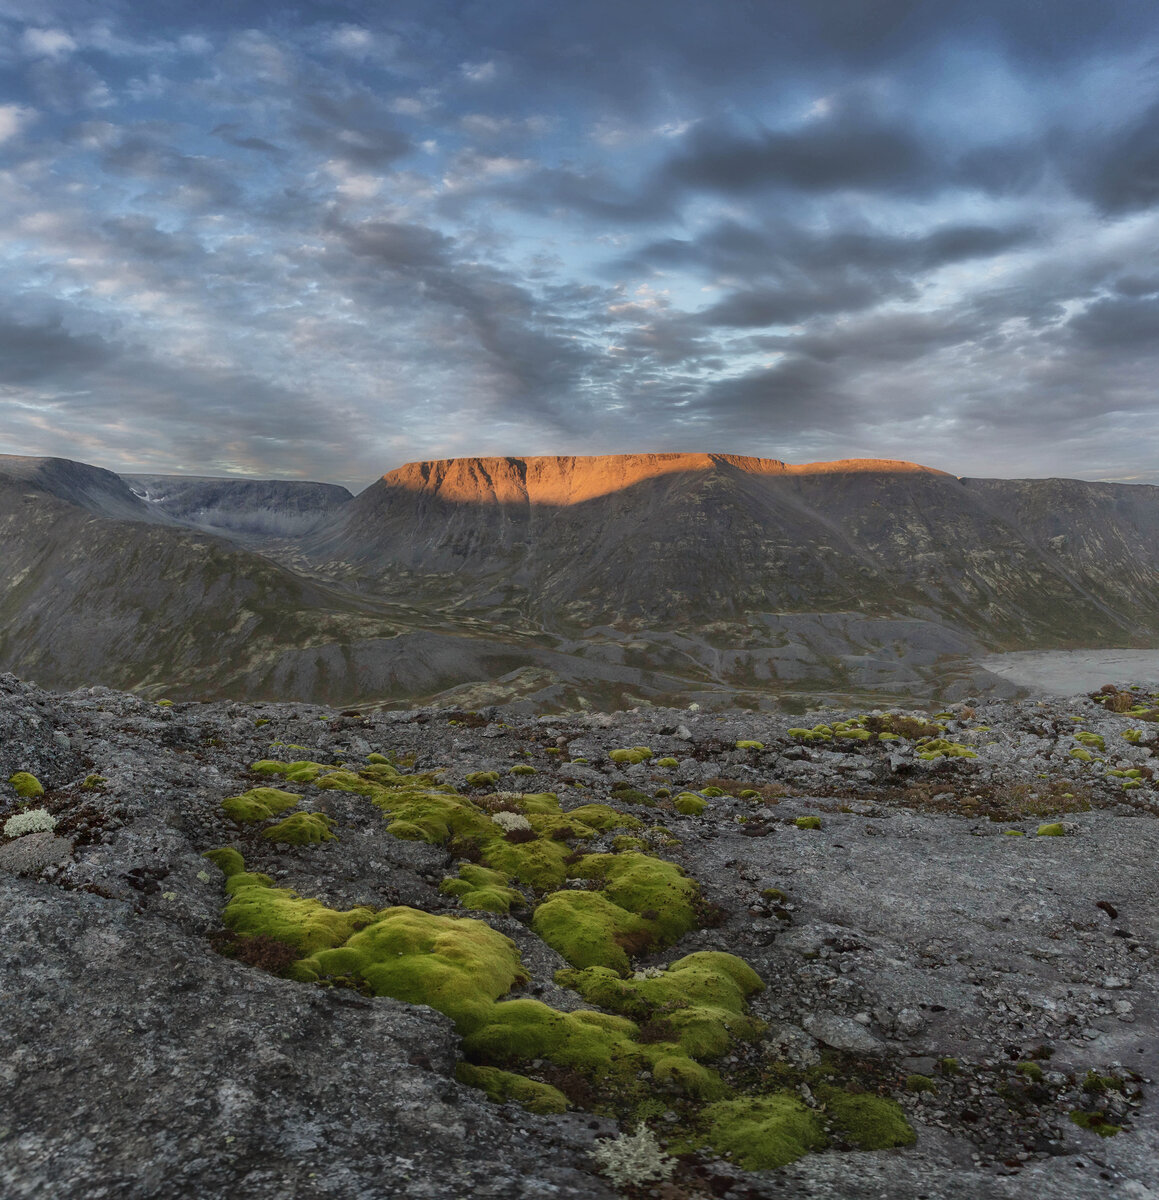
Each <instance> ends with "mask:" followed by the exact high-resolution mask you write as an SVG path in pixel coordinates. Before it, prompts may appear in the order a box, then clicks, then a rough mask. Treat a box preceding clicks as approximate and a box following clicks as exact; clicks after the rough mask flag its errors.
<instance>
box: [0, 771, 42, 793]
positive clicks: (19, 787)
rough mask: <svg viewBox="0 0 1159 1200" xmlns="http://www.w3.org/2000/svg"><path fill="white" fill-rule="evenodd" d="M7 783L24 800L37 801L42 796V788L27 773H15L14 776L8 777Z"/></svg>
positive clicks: (38, 782)
mask: <svg viewBox="0 0 1159 1200" xmlns="http://www.w3.org/2000/svg"><path fill="white" fill-rule="evenodd" d="M8 782H9V783H10V784H12V786H13V788H15V790H16V794H17V795H18V796H20V797H21V798H22V799H24V800H37V799H39V798H40V797H41V796H43V795H44V786H43V785H42V784H41V782H40V780H39V779H37V778H36V776H35V775H32V774H30V773H29V772H28V771H17V772H16V774H15V775H9V776H8Z"/></svg>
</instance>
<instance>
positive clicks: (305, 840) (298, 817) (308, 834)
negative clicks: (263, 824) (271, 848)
mask: <svg viewBox="0 0 1159 1200" xmlns="http://www.w3.org/2000/svg"><path fill="white" fill-rule="evenodd" d="M333 823H334V822H333V821H332V820H331V819H330V818H329V817H328V816H326V814H325V813H317V812H304V813H293V814H292V815H291V816H288V817H286V819H285V820H284V821H279V822H278V823H277V824H276V825H273V826H271V827H270V828H269V829H267V830H265V832H264V833H263V834H262V837H266V838H269V839H270V841H271V842H285V843H286V844H287V845H289V846H308V845H311V844H314V843H318V842H334V841H337V840H338V839H337V836H336V835H335V834H333V833H331V832H330V827H331V825H333Z"/></svg>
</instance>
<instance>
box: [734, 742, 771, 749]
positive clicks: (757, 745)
mask: <svg viewBox="0 0 1159 1200" xmlns="http://www.w3.org/2000/svg"><path fill="white" fill-rule="evenodd" d="M736 748H737V749H738V750H763V749H764V748H765V744H764V742H751V741H740V742H737V744H736Z"/></svg>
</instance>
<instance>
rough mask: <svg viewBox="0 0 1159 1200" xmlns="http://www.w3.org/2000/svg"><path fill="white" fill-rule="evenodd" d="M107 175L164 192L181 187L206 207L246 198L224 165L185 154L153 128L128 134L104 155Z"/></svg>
mask: <svg viewBox="0 0 1159 1200" xmlns="http://www.w3.org/2000/svg"><path fill="white" fill-rule="evenodd" d="M101 165H102V166H103V167H104V169H105V170H106V171H110V172H112V173H114V174H118V175H127V176H132V177H134V178H137V179H141V180H145V181H147V182H149V183H151V184H154V185H156V186H157V187H158V188H159V189H160V190H162V191H168V190H169V189H170V187H172V186H177V187H182V188H188V189H191V191H192V192H193V193H195V195H196V197H197V200H198V202H199V203H200V204H201V205H203V206H205V207H216V208H226V207H232V206H234V205H236V204H237V203H238V202H239V201H240V199H241V196H242V192H241V188H240V186H239V184H238V182H237V180H236V179H235V178H234V174H233V172H232V171H230V170H229V169H228V168H227V167H226V166H225V164H224V163H221V162H215V161H214V160H212V159H210V158H207V157H204V156H201V155H191V154H183V153H182V152H181V151H180V150H179V149H178V148H177V147H176V146H174V145H172V144H171V143H170V142H168V141H167V140H166V138H165V137H164V136H163V135H162V133H161V132H159V131H157V130H153V129H149V128H138V129H133V130H128V131H126V132H125V133H124V134H123V135H122V136H121V137H120V138H118V140H117V141H116V142H115V143H114V144H113V145H111V146H109V147H108V148H107V149H106V150H105V151H104V153H103V154H102V155H101Z"/></svg>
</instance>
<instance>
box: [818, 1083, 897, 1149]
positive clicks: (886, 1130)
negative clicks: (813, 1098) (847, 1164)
mask: <svg viewBox="0 0 1159 1200" xmlns="http://www.w3.org/2000/svg"><path fill="white" fill-rule="evenodd" d="M816 1095H817V1098H818V1099H819V1100H821V1101H822V1102H823V1103H824V1105H825V1110H826V1112H827V1114H828V1116H829V1118H830V1120H831V1121H832V1122H833V1125H834V1127H835V1128H836V1129H837V1130H838V1131H839V1132H840V1133H841V1134H842V1136H843V1137H844V1138H845V1140H846V1141H847V1142H849V1144H850V1145H851V1146H853V1147H855V1148H856V1149H858V1150H886V1149H889V1148H890V1147H891V1146H910V1145H913V1143H914V1142H915V1141H916V1140H917V1134H915V1133H914V1131H913V1128H912V1126H911V1125H910V1123H909V1122H908V1121H907V1120H906V1119H905V1113H903V1112H902V1110H901V1108H900V1107H899V1106H898V1105H897V1103H896V1102H895V1101H893V1100H889V1099H887V1098H886V1097H884V1096H871V1095H869V1094H868V1093H865V1092H861V1093H858V1094H857V1095H851V1094H850V1093H849V1092H843V1091H841V1090H840V1089H838V1088H833V1087H825V1086H820V1087H818V1088H817V1089H816Z"/></svg>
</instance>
